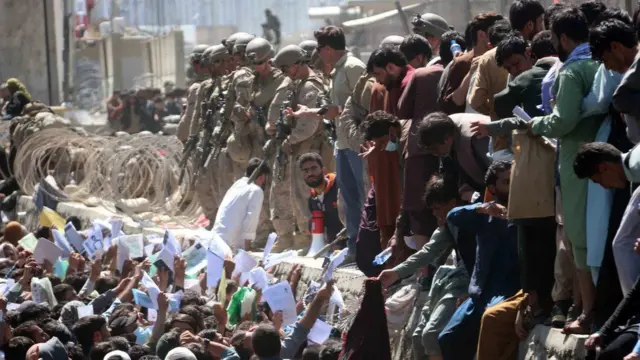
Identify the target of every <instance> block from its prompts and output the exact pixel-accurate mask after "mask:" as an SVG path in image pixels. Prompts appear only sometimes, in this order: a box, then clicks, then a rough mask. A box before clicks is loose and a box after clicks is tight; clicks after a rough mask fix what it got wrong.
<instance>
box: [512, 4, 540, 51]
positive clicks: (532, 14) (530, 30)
mask: <svg viewBox="0 0 640 360" xmlns="http://www.w3.org/2000/svg"><path fill="white" fill-rule="evenodd" d="M543 18H544V6H542V4H541V3H540V2H539V1H538V0H516V1H514V2H513V3H512V4H511V7H510V8H509V22H510V23H511V28H512V29H513V30H516V31H518V32H519V33H520V35H522V37H523V38H524V39H525V40H527V41H531V40H532V39H533V37H534V36H535V35H536V34H537V33H539V32H540V31H542V30H544V22H543Z"/></svg>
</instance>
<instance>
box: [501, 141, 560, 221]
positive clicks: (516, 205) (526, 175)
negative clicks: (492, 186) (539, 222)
mask: <svg viewBox="0 0 640 360" xmlns="http://www.w3.org/2000/svg"><path fill="white" fill-rule="evenodd" d="M513 151H514V159H513V166H512V168H511V181H510V185H509V206H508V209H507V217H508V218H509V219H530V218H543V217H548V216H554V215H555V206H554V204H555V193H554V190H555V176H556V172H555V163H556V148H555V145H554V144H553V143H552V142H551V141H550V140H548V139H547V138H544V137H539V136H531V135H529V134H527V131H525V130H516V131H514V132H513Z"/></svg>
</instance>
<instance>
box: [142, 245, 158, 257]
mask: <svg viewBox="0 0 640 360" xmlns="http://www.w3.org/2000/svg"><path fill="white" fill-rule="evenodd" d="M155 249H156V244H149V245H147V246H145V247H144V256H146V257H149V256H151V255H153V254H154V251H155Z"/></svg>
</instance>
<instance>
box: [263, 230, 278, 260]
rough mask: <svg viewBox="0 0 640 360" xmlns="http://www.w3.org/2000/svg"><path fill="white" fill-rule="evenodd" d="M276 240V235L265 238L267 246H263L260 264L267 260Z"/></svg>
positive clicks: (272, 234)
mask: <svg viewBox="0 0 640 360" xmlns="http://www.w3.org/2000/svg"><path fill="white" fill-rule="evenodd" d="M277 239H278V234H276V233H271V234H269V237H267V245H265V246H264V253H263V254H262V262H263V263H265V262H266V261H267V258H268V257H269V255H270V254H271V249H273V245H274V244H275V243H276V240H277Z"/></svg>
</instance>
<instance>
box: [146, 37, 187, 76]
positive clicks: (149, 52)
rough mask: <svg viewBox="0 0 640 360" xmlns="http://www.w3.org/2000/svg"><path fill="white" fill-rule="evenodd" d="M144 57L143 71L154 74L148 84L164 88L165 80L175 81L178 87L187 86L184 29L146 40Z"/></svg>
mask: <svg viewBox="0 0 640 360" xmlns="http://www.w3.org/2000/svg"><path fill="white" fill-rule="evenodd" d="M142 57H143V61H142V64H143V72H142V73H144V74H153V76H151V77H149V79H148V80H149V81H147V82H146V86H151V87H157V88H162V85H163V84H164V82H165V81H173V82H174V83H175V84H176V86H178V87H184V86H185V81H186V76H185V66H186V63H185V53H184V34H183V33H182V31H171V32H169V33H167V34H165V35H162V36H159V37H154V38H152V39H149V40H147V41H145V43H144V51H143V54H142Z"/></svg>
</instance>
